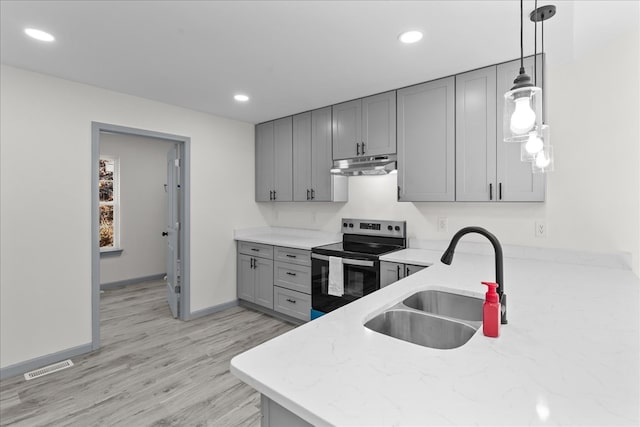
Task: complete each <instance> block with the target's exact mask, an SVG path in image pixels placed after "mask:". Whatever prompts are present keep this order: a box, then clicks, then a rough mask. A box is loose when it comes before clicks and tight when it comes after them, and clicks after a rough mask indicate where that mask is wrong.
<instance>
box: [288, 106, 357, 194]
mask: <svg viewBox="0 0 640 427" xmlns="http://www.w3.org/2000/svg"><path fill="white" fill-rule="evenodd" d="M293 159H294V162H293V200H294V201H296V202H299V201H315V202H346V201H347V197H348V183H349V181H348V179H347V177H346V176H336V175H332V174H331V173H330V170H331V167H332V155H331V107H326V108H321V109H318V110H314V111H309V112H306V113H302V114H298V115H295V116H293Z"/></svg>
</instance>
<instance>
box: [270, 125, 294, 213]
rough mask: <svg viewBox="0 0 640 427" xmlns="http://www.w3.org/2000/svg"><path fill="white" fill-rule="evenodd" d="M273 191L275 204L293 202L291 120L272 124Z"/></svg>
mask: <svg viewBox="0 0 640 427" xmlns="http://www.w3.org/2000/svg"><path fill="white" fill-rule="evenodd" d="M274 138H275V142H274V154H273V156H274V157H273V158H274V163H273V168H274V191H275V192H276V195H275V200H276V201H277V202H290V201H292V200H293V125H292V118H291V117H285V118H284V119H279V120H276V121H275V122H274Z"/></svg>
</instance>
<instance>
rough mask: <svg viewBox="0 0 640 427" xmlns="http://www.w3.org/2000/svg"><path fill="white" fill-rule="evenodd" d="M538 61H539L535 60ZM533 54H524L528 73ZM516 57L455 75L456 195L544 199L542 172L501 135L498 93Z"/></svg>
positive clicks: (513, 72)
mask: <svg viewBox="0 0 640 427" xmlns="http://www.w3.org/2000/svg"><path fill="white" fill-rule="evenodd" d="M538 62H541V61H538ZM533 64H534V59H533V57H528V58H525V69H526V72H527V74H529V76H531V77H532V78H533V75H534V73H533ZM519 67H520V65H519V61H512V62H508V63H505V64H500V65H498V66H495V65H494V66H491V67H486V68H481V69H479V70H474V71H470V72H468V73H464V74H459V75H456V200H458V201H467V202H486V201H498V202H511V201H520V202H535V201H544V176H543V175H542V174H540V175H538V174H533V173H532V171H531V164H530V163H529V162H522V161H521V160H520V145H519V144H516V143H506V142H504V140H503V135H502V120H503V117H502V113H503V104H504V98H503V95H504V93H505V92H507V91H508V90H509V89H510V88H511V87H512V86H513V79H514V78H515V77H516V76H517V75H518V72H519Z"/></svg>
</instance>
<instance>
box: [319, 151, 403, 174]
mask: <svg viewBox="0 0 640 427" xmlns="http://www.w3.org/2000/svg"><path fill="white" fill-rule="evenodd" d="M397 159H398V157H397V156H396V155H395V154H389V155H384V156H371V157H356V158H353V159H344V160H334V162H333V168H331V173H332V174H333V175H346V176H355V175H386V174H388V173H391V172H393V171H394V170H396V161H397Z"/></svg>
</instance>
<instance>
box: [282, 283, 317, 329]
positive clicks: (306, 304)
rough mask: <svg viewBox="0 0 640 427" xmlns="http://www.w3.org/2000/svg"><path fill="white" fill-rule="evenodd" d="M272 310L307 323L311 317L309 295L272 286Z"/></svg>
mask: <svg viewBox="0 0 640 427" xmlns="http://www.w3.org/2000/svg"><path fill="white" fill-rule="evenodd" d="M273 309H274V310H275V311H277V312H279V313H282V314H286V315H287V316H291V317H295V318H296V319H300V320H305V321H308V320H309V319H310V317H311V295H307V294H303V293H301V292H296V291H292V290H291V289H285V288H281V287H280V286H274V287H273Z"/></svg>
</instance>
